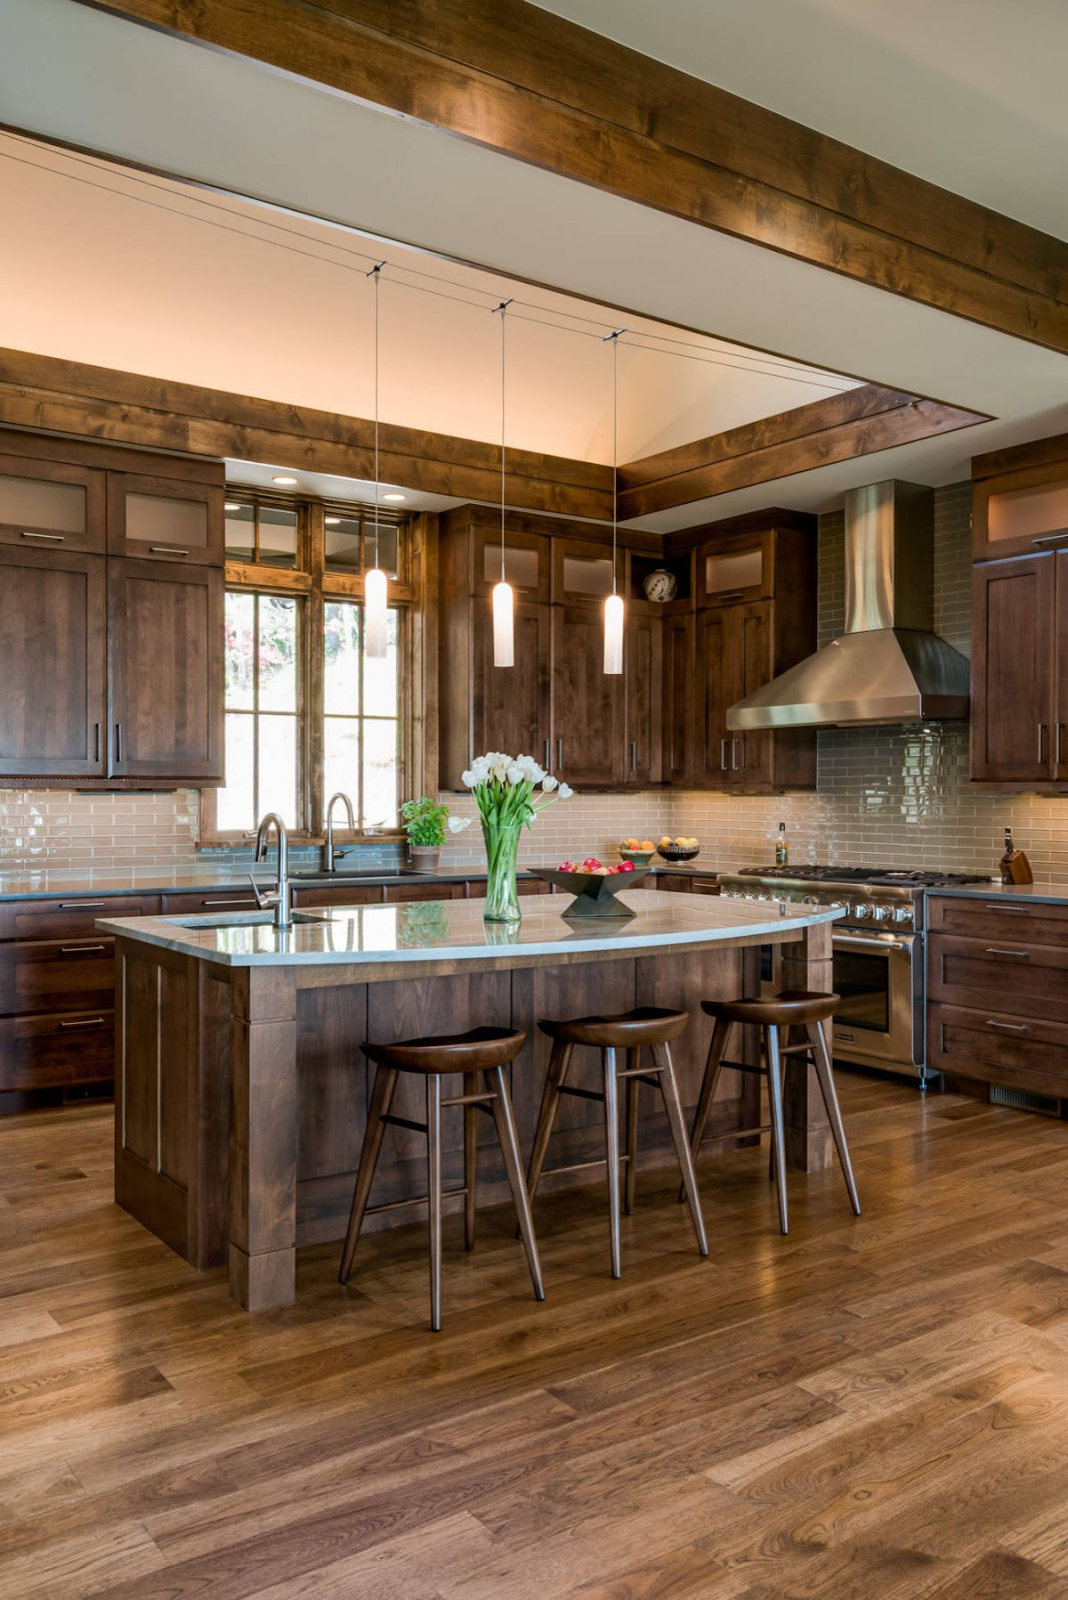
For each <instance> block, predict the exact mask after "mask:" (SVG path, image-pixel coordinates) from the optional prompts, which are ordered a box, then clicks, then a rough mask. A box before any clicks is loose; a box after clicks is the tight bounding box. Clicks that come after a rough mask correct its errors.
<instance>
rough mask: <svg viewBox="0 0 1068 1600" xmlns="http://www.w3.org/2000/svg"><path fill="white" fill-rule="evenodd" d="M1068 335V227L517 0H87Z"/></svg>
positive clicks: (680, 208) (613, 189)
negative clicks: (948, 182)
mask: <svg viewBox="0 0 1068 1600" xmlns="http://www.w3.org/2000/svg"><path fill="white" fill-rule="evenodd" d="M80 3H81V4H88V5H93V6H95V7H96V9H99V10H104V11H108V12H111V13H112V14H114V15H117V16H121V17H125V18H127V19H129V20H132V21H136V22H141V23H145V24H147V25H149V26H153V27H156V28H160V29H163V30H165V31H168V32H171V33H175V34H178V35H182V36H185V37H186V38H189V39H192V40H194V41H196V42H198V43H200V44H202V45H206V46H209V47H211V48H214V49H219V50H224V51H227V52H229V53H232V54H235V55H239V56H241V57H242V58H244V59H246V60H251V61H256V62H259V63H261V64H263V65H264V66H265V67H268V68H269V69H271V70H273V71H282V72H285V73H289V74H291V75H293V76H294V77H298V78H301V79H303V80H305V81H309V82H313V83H319V84H323V85H326V86H328V87H329V88H331V89H333V90H335V91H338V92H341V93H343V94H347V95H350V96H352V97H353V98H354V99H357V100H359V101H361V102H362V103H363V104H365V105H371V106H375V107H378V108H380V109H382V110H384V111H387V112H390V113H392V114H395V115H398V116H403V117H409V118H415V119H416V120H418V121H420V122H422V123H424V124H426V125H428V126H431V127H437V128H440V129H442V130H443V131H445V132H447V133H449V134H452V135H458V136H459V137H461V138H464V139H468V140H470V141H472V142H474V143H477V144H479V145H482V146H484V147H486V148H488V149H492V150H496V151H498V152H500V153H502V154H505V155H508V156H511V157H513V158H515V159H517V160H520V161H524V162H527V163H529V164H531V165H535V166H539V167H542V168H546V169H548V170H549V171H553V172H556V173H559V174H561V175H562V176H565V177H569V178H572V179H574V180H575V181H577V182H580V183H585V184H590V185H592V186H594V187H596V188H599V189H602V190H605V191H607V192H609V193H612V194H616V195H619V196H621V197H623V198H625V199H628V200H631V201H634V202H636V203H638V204H640V205H645V206H650V207H653V208H655V209H656V210H659V211H664V212H667V213H669V214H670V215H673V216H677V217H681V218H683V219H685V220H687V221H690V222H693V223H696V224H698V225H699V226H702V227H708V228H713V229H717V230H719V231H720V232H724V233H729V234H732V235H733V236H735V237H737V238H740V239H745V240H747V241H749V242H751V243H753V244H757V245H761V246H763V247H764V248H767V249H772V250H777V251H781V252H783V253H784V254H787V255H790V256H793V257H795V258H796V259H798V260H801V261H807V262H809V263H811V264H813V265H816V266H820V267H823V268H825V269H826V270H828V271H832V272H838V273H841V274H842V275H844V276H847V277H851V278H854V279H856V280H858V281H860V282H863V283H867V284H869V285H872V286H874V287H876V288H880V289H884V290H887V291H889V292H890V293H893V294H898V295H901V296H904V297H905V298H907V299H910V300H914V301H917V302H918V303H920V304H922V305H927V306H932V307H935V308H936V309H938V310H940V311H945V312H949V313H951V314H953V315H955V316H960V317H965V318H968V319H970V320H972V321H975V322H978V323H981V324H983V325H984V326H986V327H990V328H995V329H997V330H998V331H1000V332H1003V333H1007V334H1010V335H1012V336H1014V337H1016V338H1020V339H1026V340H1029V341H1031V342H1033V343H1036V344H1040V345H1044V346H1046V347H1048V348H1050V349H1054V350H1061V351H1068V244H1066V243H1065V242H1064V241H1062V240H1058V239H1055V238H1053V237H1051V236H1050V235H1048V234H1044V233H1041V232H1040V231H1039V230H1037V229H1035V228H1030V227H1028V226H1027V225H1025V224H1023V223H1020V222H1017V221H1015V220H1014V219H1012V218H1009V217H1005V216H1002V215H1000V214H999V213H997V212H994V211H991V210H989V209H988V208H987V207H985V206H981V205H977V204H976V203H975V202H974V201H971V200H968V199H965V198H964V197H962V196H960V195H955V194H952V193H950V192H949V191H947V190H945V189H941V188H939V187H938V186H937V185H935V184H932V183H928V182H927V181H925V180H924V179H922V178H917V177H915V176H913V175H912V174H910V173H907V172H903V171H901V170H900V169H898V168H896V167H893V166H891V165H889V164H888V163H886V162H883V161H878V160H876V159H875V158H874V157H872V156H869V155H866V154H864V153H863V152H862V151H858V150H854V149H853V148H851V147H850V146H849V145H845V144H842V143H840V142H839V141H837V140H834V139H830V138H828V137H827V136H826V135H824V134H820V133H818V132H816V131H815V130H814V129H811V128H806V127H804V126H803V125H802V124H800V123H797V122H793V121H791V120H790V119H789V118H787V117H783V116H780V115H779V114H778V113H776V112H773V111H769V110H767V109H765V108H763V107H761V106H757V105H754V104H752V103H750V102H749V101H746V100H742V99H740V98H739V97H738V96H736V95H732V94H729V93H727V92H726V91H725V90H723V89H719V88H717V87H715V86H714V85H712V84H708V83H705V82H704V81H702V80H700V79H697V78H692V77H690V76H689V75H688V74H686V73H684V72H680V71H678V70H677V69H676V68H673V67H668V66H665V65H663V64H662V63H660V62H656V61H653V60H651V59H650V58H648V57H646V56H643V55H641V54H640V53H639V52H637V51H635V50H631V49H629V48H627V47H626V46H624V45H620V44H617V43H615V42H613V41H612V40H610V39H607V38H604V37H602V36H601V35H599V34H595V33H592V32H590V31H589V30H587V29H585V28H582V27H579V26H578V25H577V24H575V23H572V22H569V21H566V20H564V19H562V18H560V17H557V16H554V15H553V14H552V13H550V12H546V11H543V10H541V9H540V8H538V7H537V6H534V5H529V4H526V3H524V0H497V3H496V4H494V5H493V6H479V7H472V6H471V5H469V4H467V3H465V0H406V3H405V4H404V5H398V4H397V3H396V0H316V4H315V5H314V6H311V5H306V4H304V3H298V0H258V3H257V4H256V5H255V6H249V5H248V4H247V0H199V3H198V4H197V5H195V6H191V5H189V4H188V3H187V0H80Z"/></svg>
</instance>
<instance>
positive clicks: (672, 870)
mask: <svg viewBox="0 0 1068 1600" xmlns="http://www.w3.org/2000/svg"><path fill="white" fill-rule="evenodd" d="M296 870H297V871H299V872H301V873H303V872H304V871H305V870H307V869H304V868H297V869H296ZM653 873H654V874H655V875H656V876H657V877H660V876H664V877H668V876H670V877H688V878H693V877H701V878H715V877H717V876H718V873H716V872H715V871H714V870H712V869H710V868H708V867H699V866H697V865H696V864H688V865H684V866H669V865H668V863H667V862H664V863H662V864H660V865H657V866H655V867H654V868H653ZM530 875H531V874H530V872H529V871H526V870H524V869H523V868H520V870H519V876H520V877H521V878H528V877H530ZM485 876H486V873H485V869H484V868H480V867H439V868H438V870H437V871H436V872H412V871H410V870H406V871H403V872H402V871H399V870H397V869H393V870H390V869H389V868H383V870H382V872H381V873H374V874H367V875H364V874H361V875H360V876H359V877H351V876H349V877H347V876H346V875H345V873H344V871H341V872H337V873H334V874H333V875H329V874H326V873H323V874H321V875H315V876H311V877H305V876H300V877H296V876H293V875H291V881H292V884H293V887H294V888H295V889H298V888H299V889H320V888H324V887H328V886H336V887H338V888H343V887H347V886H350V885H351V886H353V887H355V886H356V885H357V884H363V885H367V886H369V887H371V888H375V887H379V886H381V885H383V884H393V883H406V882H408V881H409V880H411V879H413V878H418V879H420V880H421V881H425V880H426V879H428V878H429V879H437V880H439V881H440V882H442V883H464V882H468V881H471V882H475V881H477V880H479V879H481V878H484V877H485ZM256 881H257V882H258V883H260V884H261V885H262V886H263V887H264V888H266V889H269V888H273V886H274V884H275V882H276V877H275V873H274V870H273V856H272V863H269V864H267V865H265V866H263V867H262V868H261V869H260V871H259V872H258V873H257V874H256ZM248 887H249V881H248V872H247V871H242V870H241V868H239V867H234V866H233V865H227V866H216V867H211V866H204V867H197V868H189V867H182V868H178V869H176V870H174V871H171V872H168V870H167V868H166V867H145V868H144V869H143V870H141V871H137V870H136V869H134V868H129V869H127V870H125V871H123V870H120V869H116V868H108V869H107V870H106V871H94V870H93V869H92V868H86V869H85V870H84V871H81V870H80V871H70V870H66V871H62V872H22V871H17V870H16V871H10V872H4V871H0V901H3V900H61V899H63V898H64V897H65V896H70V897H72V898H74V897H76V896H79V895H94V896H95V895H100V896H110V895H123V894H182V893H185V892H187V891H195V890H197V889H210V890H227V889H233V890H238V889H247V888H248Z"/></svg>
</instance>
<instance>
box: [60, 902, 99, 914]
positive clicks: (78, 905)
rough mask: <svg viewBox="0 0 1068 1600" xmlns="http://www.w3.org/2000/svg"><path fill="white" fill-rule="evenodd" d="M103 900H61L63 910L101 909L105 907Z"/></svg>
mask: <svg viewBox="0 0 1068 1600" xmlns="http://www.w3.org/2000/svg"><path fill="white" fill-rule="evenodd" d="M103 905H104V902H103V900H61V901H60V902H59V909H60V910H61V911H100V910H102V909H103Z"/></svg>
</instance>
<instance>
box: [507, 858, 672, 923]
mask: <svg viewBox="0 0 1068 1600" xmlns="http://www.w3.org/2000/svg"><path fill="white" fill-rule="evenodd" d="M527 870H528V871H529V872H531V873H532V874H533V876H534V877H535V878H540V879H541V880H542V882H543V883H551V884H552V885H553V886H554V888H557V889H563V890H564V892H565V893H566V894H573V895H574V896H575V899H574V900H572V902H571V904H570V905H569V906H566V907H565V908H564V910H563V911H562V912H561V913H560V915H561V916H564V917H615V918H617V919H618V918H620V917H633V916H634V915H635V913H634V912H633V911H632V910H631V908H630V906H628V905H626V904H625V903H624V902H623V901H622V900H617V899H616V895H617V894H619V892H620V890H621V889H633V888H634V887H635V885H636V884H639V883H641V881H642V879H643V878H645V877H648V875H649V868H648V867H635V869H634V871H633V872H610V873H600V872H561V871H560V869H559V868H558V867H530V868H528V869H527Z"/></svg>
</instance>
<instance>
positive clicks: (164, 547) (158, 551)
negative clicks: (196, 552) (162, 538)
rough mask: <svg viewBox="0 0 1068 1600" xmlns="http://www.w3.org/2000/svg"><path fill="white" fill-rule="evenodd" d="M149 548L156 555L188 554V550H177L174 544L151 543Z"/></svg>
mask: <svg viewBox="0 0 1068 1600" xmlns="http://www.w3.org/2000/svg"><path fill="white" fill-rule="evenodd" d="M148 548H149V550H150V552H151V553H152V555H154V556H187V555H188V554H189V551H188V550H176V549H175V547H174V545H172V544H150V545H149V547H148Z"/></svg>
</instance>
